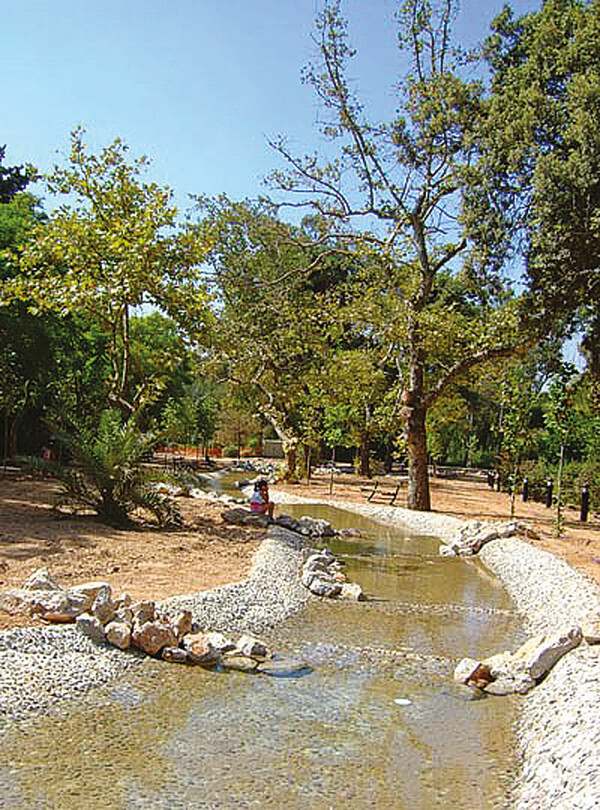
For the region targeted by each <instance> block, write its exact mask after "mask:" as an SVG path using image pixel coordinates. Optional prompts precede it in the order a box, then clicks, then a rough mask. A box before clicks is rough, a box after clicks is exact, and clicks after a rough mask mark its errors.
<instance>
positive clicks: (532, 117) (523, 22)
mask: <svg viewBox="0 0 600 810" xmlns="http://www.w3.org/2000/svg"><path fill="white" fill-rule="evenodd" d="M492 28H493V33H492V35H491V36H490V38H489V39H488V41H487V44H486V48H485V52H486V57H487V62H488V66H489V68H490V70H491V75H492V84H491V94H490V99H489V106H488V118H487V122H486V125H485V129H484V131H483V132H482V156H483V157H482V159H481V162H480V166H479V171H480V177H481V183H480V184H479V185H478V186H477V187H474V188H473V189H472V192H471V198H470V214H469V219H470V222H471V224H472V225H473V226H474V230H475V231H477V233H478V235H479V238H480V241H481V244H482V245H484V244H488V245H489V240H488V239H487V236H488V235H489V236H492V240H493V242H494V244H495V245H496V246H498V245H501V246H502V252H501V253H500V254H498V255H497V259H498V261H502V260H504V259H506V258H509V259H512V260H513V261H515V260H519V259H521V260H523V259H524V264H525V268H526V279H527V281H528V283H529V285H530V287H531V290H532V296H531V298H530V304H531V307H532V308H533V309H534V311H535V313H536V314H537V320H538V322H539V323H542V324H543V325H544V326H545V328H546V329H547V328H548V326H549V325H550V324H552V323H556V322H558V323H560V321H563V322H564V321H565V320H566V321H567V322H568V323H570V324H571V325H572V324H573V321H574V318H575V316H578V317H579V318H580V319H581V320H580V322H579V328H580V329H582V330H583V331H584V333H585V340H584V347H585V349H586V352H587V355H588V360H589V366H590V369H591V370H592V371H593V372H594V373H595V374H596V375H597V376H599V377H600V320H599V316H598V312H599V304H600V283H599V281H598V278H599V276H598V266H599V262H600V128H599V127H598V120H599V118H598V110H599V104H600V71H599V69H598V65H599V64H600V4H599V3H598V0H592V2H583V1H582V2H580V0H546V1H545V2H544V3H543V4H542V6H541V9H540V10H539V11H536V12H533V13H530V14H526V15H524V16H522V17H519V18H515V17H514V15H513V13H512V11H511V10H510V9H509V8H508V7H505V9H504V11H503V12H502V13H501V14H500V15H499V16H498V17H497V18H496V20H495V21H494V23H493V26H492ZM511 246H512V250H511V249H509V248H510V247H511Z"/></svg>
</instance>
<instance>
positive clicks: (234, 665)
mask: <svg viewBox="0 0 600 810" xmlns="http://www.w3.org/2000/svg"><path fill="white" fill-rule="evenodd" d="M219 663H220V665H221V666H222V667H223V668H224V669H234V670H236V671H237V672H256V671H257V667H258V665H259V662H258V661H256V660H255V659H254V658H250V657H249V656H247V655H241V654H239V653H236V652H232V653H227V654H226V655H224V656H223V657H222V658H221V660H220V662H219Z"/></svg>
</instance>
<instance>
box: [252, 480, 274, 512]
mask: <svg viewBox="0 0 600 810" xmlns="http://www.w3.org/2000/svg"><path fill="white" fill-rule="evenodd" d="M274 508H275V504H274V503H273V501H270V500H269V485H268V484H267V482H266V481H264V480H262V481H257V482H256V484H254V492H253V493H252V496H251V498H250V511H251V512H252V513H253V514H255V515H268V517H269V518H271V520H273V510H274Z"/></svg>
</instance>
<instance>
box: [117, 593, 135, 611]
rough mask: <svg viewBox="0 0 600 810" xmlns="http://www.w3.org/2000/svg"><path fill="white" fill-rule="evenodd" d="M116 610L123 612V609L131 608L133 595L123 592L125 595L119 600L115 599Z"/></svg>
mask: <svg viewBox="0 0 600 810" xmlns="http://www.w3.org/2000/svg"><path fill="white" fill-rule="evenodd" d="M113 602H114V605H115V610H121V608H126V607H130V606H131V604H132V603H133V599H132V598H131V595H130V594H128V593H127V591H123V593H122V594H121V595H120V596H119V597H118V598H117V599H113Z"/></svg>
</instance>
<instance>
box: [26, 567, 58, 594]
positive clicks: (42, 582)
mask: <svg viewBox="0 0 600 810" xmlns="http://www.w3.org/2000/svg"><path fill="white" fill-rule="evenodd" d="M23 590H24V591H64V588H61V586H60V585H59V584H58V583H57V582H56V581H55V580H54V579H52V577H51V576H50V573H49V571H48V569H47V568H38V569H37V571H34V572H33V574H32V575H31V576H30V577H29V579H27V580H26V581H25V582H24V584H23Z"/></svg>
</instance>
